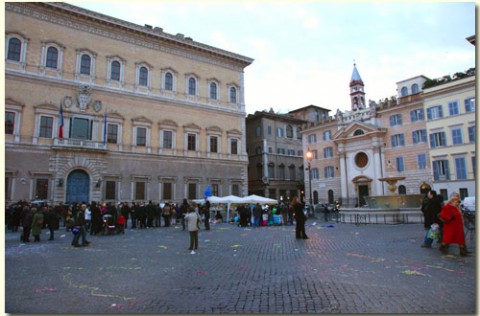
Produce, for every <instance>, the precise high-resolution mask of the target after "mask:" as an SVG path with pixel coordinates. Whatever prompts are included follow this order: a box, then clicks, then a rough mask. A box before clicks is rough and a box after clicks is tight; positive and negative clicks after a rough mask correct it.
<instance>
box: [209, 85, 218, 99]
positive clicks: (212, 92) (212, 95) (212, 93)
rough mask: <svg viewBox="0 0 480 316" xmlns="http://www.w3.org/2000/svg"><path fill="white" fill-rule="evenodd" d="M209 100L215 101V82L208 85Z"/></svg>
mask: <svg viewBox="0 0 480 316" xmlns="http://www.w3.org/2000/svg"><path fill="white" fill-rule="evenodd" d="M210 99H213V100H216V99H217V84H216V83H215V82H212V83H210Z"/></svg>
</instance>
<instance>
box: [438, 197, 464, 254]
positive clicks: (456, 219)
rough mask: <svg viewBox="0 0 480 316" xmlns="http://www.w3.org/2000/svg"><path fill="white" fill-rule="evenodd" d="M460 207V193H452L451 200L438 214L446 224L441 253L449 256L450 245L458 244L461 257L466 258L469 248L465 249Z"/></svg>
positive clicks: (444, 225)
mask: <svg viewBox="0 0 480 316" xmlns="http://www.w3.org/2000/svg"><path fill="white" fill-rule="evenodd" d="M459 206H460V195H459V194H458V193H452V195H451V197H450V200H449V201H448V202H447V203H446V204H445V205H444V206H443V207H442V211H441V212H440V214H438V217H439V218H440V220H441V221H442V222H443V223H444V224H443V237H442V243H441V245H440V251H441V252H443V253H444V254H447V253H448V245H449V244H458V246H459V247H460V256H463V257H465V256H466V255H467V248H466V247H465V234H464V232H463V218H462V212H461V211H460V208H459Z"/></svg>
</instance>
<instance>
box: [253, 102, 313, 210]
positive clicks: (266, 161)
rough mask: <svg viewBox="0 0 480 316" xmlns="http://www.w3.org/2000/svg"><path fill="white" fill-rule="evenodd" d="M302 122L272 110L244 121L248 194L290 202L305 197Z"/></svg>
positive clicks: (258, 112)
mask: <svg viewBox="0 0 480 316" xmlns="http://www.w3.org/2000/svg"><path fill="white" fill-rule="evenodd" d="M304 122H305V121H304V120H301V119H297V118H294V117H292V116H291V115H289V114H277V113H274V111H273V110H270V111H256V112H255V113H254V114H249V115H248V116H247V118H246V127H247V128H246V129H247V153H248V158H249V167H248V187H249V194H257V195H260V196H267V197H270V198H273V199H277V200H278V201H285V202H289V201H290V200H291V199H292V197H294V196H297V197H301V198H303V196H304V193H305V192H304V185H303V180H304V179H303V176H304V170H303V169H304V165H303V151H302V135H301V131H300V127H301V125H302V124H303V123H304Z"/></svg>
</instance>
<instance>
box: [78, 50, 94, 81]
mask: <svg viewBox="0 0 480 316" xmlns="http://www.w3.org/2000/svg"><path fill="white" fill-rule="evenodd" d="M91 64H92V59H91V58H90V56H88V55H87V54H84V55H82V59H81V61H80V73H81V74H82V75H88V76H89V75H90V67H91Z"/></svg>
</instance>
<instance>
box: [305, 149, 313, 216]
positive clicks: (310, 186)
mask: <svg viewBox="0 0 480 316" xmlns="http://www.w3.org/2000/svg"><path fill="white" fill-rule="evenodd" d="M305 155H306V157H307V162H308V191H309V198H310V201H309V202H310V203H309V205H310V210H309V212H308V214H309V216H310V214H312V210H313V199H312V175H311V172H310V171H311V162H312V158H313V153H312V151H311V150H310V147H308V149H307V153H306V154H305Z"/></svg>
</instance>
